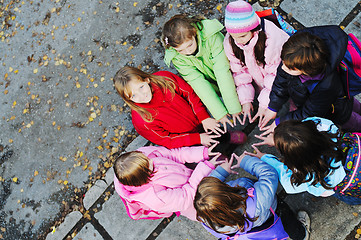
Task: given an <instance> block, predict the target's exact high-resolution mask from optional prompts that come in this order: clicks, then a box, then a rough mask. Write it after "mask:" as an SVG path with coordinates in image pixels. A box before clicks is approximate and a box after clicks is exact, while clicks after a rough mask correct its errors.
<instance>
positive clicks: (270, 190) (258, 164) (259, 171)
mask: <svg viewBox="0 0 361 240" xmlns="http://www.w3.org/2000/svg"><path fill="white" fill-rule="evenodd" d="M240 167H241V168H243V169H244V170H245V171H246V172H248V173H250V174H252V175H253V176H255V177H257V178H258V181H256V182H255V184H254V189H255V190H256V193H257V209H258V211H259V213H260V215H264V213H267V214H266V215H267V216H268V214H269V209H270V207H272V205H273V203H274V202H275V198H276V191H277V187H278V175H277V172H276V171H275V169H274V168H273V167H271V166H270V165H268V164H267V163H265V162H263V161H262V160H260V159H259V158H257V157H251V156H245V157H244V158H243V159H242V161H241V163H240ZM259 203H260V204H259Z"/></svg>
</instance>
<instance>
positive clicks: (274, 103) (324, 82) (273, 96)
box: [268, 26, 353, 124]
mask: <svg viewBox="0 0 361 240" xmlns="http://www.w3.org/2000/svg"><path fill="white" fill-rule="evenodd" d="M300 32H309V33H311V34H313V35H316V36H318V37H320V38H321V39H322V40H324V42H325V44H326V46H327V47H328V50H329V59H328V63H327V68H326V72H325V76H324V78H323V79H321V80H309V81H306V82H304V83H302V82H301V80H300V78H299V77H298V76H292V75H289V74H288V73H286V72H285V71H283V70H282V68H281V66H282V63H281V64H280V66H279V67H278V69H277V75H276V78H275V81H274V83H273V86H272V91H271V93H270V103H269V105H268V107H269V108H270V109H271V110H274V111H276V112H278V111H279V110H280V109H281V107H282V105H283V104H284V103H286V101H287V100H288V99H289V98H291V99H292V100H293V102H294V103H295V105H296V107H297V110H295V111H292V112H289V113H287V114H286V115H285V116H281V117H280V118H279V119H276V123H277V122H280V121H284V120H288V119H305V118H307V117H312V116H318V117H323V118H327V119H330V120H332V121H333V122H334V123H336V124H344V123H345V122H346V121H347V120H348V119H349V118H350V116H351V113H352V104H353V100H352V99H348V98H347V97H346V94H345V91H344V88H343V85H342V82H341V78H340V76H339V74H338V71H337V67H338V65H339V63H340V61H341V60H342V59H343V57H344V55H345V53H346V48H347V42H348V36H347V34H346V33H345V32H344V31H343V30H341V29H340V27H338V26H319V27H311V28H305V29H302V30H300V31H298V32H297V33H300ZM297 33H296V34H297Z"/></svg>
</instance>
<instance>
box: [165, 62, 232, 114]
mask: <svg viewBox="0 0 361 240" xmlns="http://www.w3.org/2000/svg"><path fill="white" fill-rule="evenodd" d="M172 61H173V65H174V67H175V68H176V69H177V70H178V72H179V73H180V74H181V75H182V77H183V78H184V79H185V80H186V81H187V82H188V83H189V85H191V87H192V88H193V90H194V92H195V93H196V94H197V95H198V97H199V98H200V99H201V100H202V102H203V103H204V105H205V106H206V107H207V109H208V110H209V111H210V112H211V114H212V116H213V117H214V118H215V119H216V120H219V119H221V118H222V117H224V116H225V115H226V114H227V113H228V112H227V109H226V107H225V106H224V104H223V103H222V101H221V99H220V98H219V97H218V95H217V93H216V91H215V90H214V88H213V87H212V85H211V83H210V82H209V81H208V80H207V79H205V77H204V75H203V74H202V73H201V72H200V71H199V70H198V69H197V68H196V67H195V66H193V65H188V64H186V63H184V62H183V61H182V60H178V59H173V60H172Z"/></svg>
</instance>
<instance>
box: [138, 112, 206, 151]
mask: <svg viewBox="0 0 361 240" xmlns="http://www.w3.org/2000/svg"><path fill="white" fill-rule="evenodd" d="M132 122H133V125H134V128H135V130H136V131H137V132H138V133H139V134H140V135H142V136H143V137H144V138H146V139H148V140H149V141H151V142H153V143H155V144H157V145H161V146H165V147H167V148H178V147H184V146H193V145H200V144H201V138H200V134H199V133H181V134H175V133H170V132H169V131H167V130H165V129H164V128H162V126H161V124H160V123H156V122H154V121H153V122H151V123H147V122H145V121H144V120H143V119H142V117H141V116H140V115H139V114H138V113H136V112H134V111H132Z"/></svg>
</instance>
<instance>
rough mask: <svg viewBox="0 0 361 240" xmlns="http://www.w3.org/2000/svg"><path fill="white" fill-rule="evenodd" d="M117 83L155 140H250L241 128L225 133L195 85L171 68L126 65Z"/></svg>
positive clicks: (173, 144)
mask: <svg viewBox="0 0 361 240" xmlns="http://www.w3.org/2000/svg"><path fill="white" fill-rule="evenodd" d="M114 85H115V89H116V90H117V92H118V93H119V95H120V96H121V97H122V98H123V99H124V101H125V102H126V103H127V104H128V105H129V106H130V108H131V109H132V122H133V125H134V127H135V129H136V130H137V132H138V133H139V134H140V135H142V136H143V137H145V138H146V139H148V140H149V141H151V142H153V143H155V144H158V145H161V146H165V147H167V148H178V147H183V146H192V145H200V144H201V145H204V146H210V145H212V144H216V143H218V142H227V143H228V142H230V143H235V144H242V143H244V142H245V141H246V135H245V134H244V133H243V132H241V131H236V132H233V133H232V134H223V133H224V132H223V131H222V129H221V128H220V124H219V123H218V122H217V121H216V120H215V119H214V118H211V117H210V116H209V114H208V112H207V110H206V108H205V107H204V105H203V103H202V102H201V100H200V99H199V97H198V96H197V95H196V94H195V92H194V91H193V89H192V88H191V87H190V86H189V85H188V84H187V83H186V82H185V81H184V80H183V79H182V78H180V77H178V76H177V75H175V74H173V73H171V72H167V71H159V72H156V73H154V74H149V73H146V72H143V71H141V70H139V69H137V68H134V67H129V66H126V67H123V68H122V69H120V70H119V71H118V72H117V73H116V75H115V77H114ZM221 134H222V136H221Z"/></svg>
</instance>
